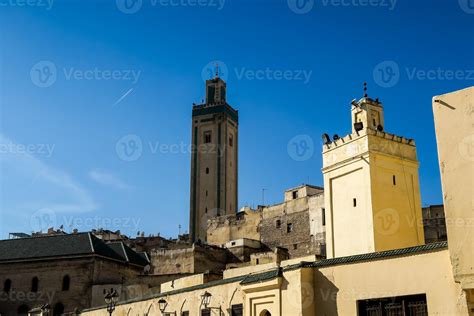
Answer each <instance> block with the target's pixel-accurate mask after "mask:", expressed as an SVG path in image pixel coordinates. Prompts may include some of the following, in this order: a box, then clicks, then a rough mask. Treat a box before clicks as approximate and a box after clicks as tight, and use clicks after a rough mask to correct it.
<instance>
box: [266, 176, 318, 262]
mask: <svg viewBox="0 0 474 316" xmlns="http://www.w3.org/2000/svg"><path fill="white" fill-rule="evenodd" d="M323 194H324V191H323V188H320V187H315V186H311V185H302V186H299V187H297V188H293V189H290V190H287V191H286V192H285V200H284V202H283V203H281V204H276V205H271V206H267V207H264V208H263V210H262V221H261V223H260V234H261V240H262V243H264V244H265V245H267V246H268V247H269V248H276V247H282V248H286V249H288V252H289V254H290V258H296V257H304V256H309V255H318V256H324V255H325V254H324V244H325V234H324V231H325V229H324V225H323V224H324V222H323V218H324V199H323Z"/></svg>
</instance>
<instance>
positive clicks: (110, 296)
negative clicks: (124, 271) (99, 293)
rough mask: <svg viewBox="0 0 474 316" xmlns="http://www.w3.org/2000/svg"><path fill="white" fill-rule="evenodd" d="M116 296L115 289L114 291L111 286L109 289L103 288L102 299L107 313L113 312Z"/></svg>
mask: <svg viewBox="0 0 474 316" xmlns="http://www.w3.org/2000/svg"><path fill="white" fill-rule="evenodd" d="M118 298H119V295H118V293H117V291H115V290H114V289H113V288H111V289H110V291H107V290H106V289H104V300H105V304H106V305H107V312H109V315H112V313H113V312H114V310H115V305H117V301H118Z"/></svg>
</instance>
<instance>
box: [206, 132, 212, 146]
mask: <svg viewBox="0 0 474 316" xmlns="http://www.w3.org/2000/svg"><path fill="white" fill-rule="evenodd" d="M211 141H212V135H211V132H210V131H208V132H204V144H209V143H210V142H211Z"/></svg>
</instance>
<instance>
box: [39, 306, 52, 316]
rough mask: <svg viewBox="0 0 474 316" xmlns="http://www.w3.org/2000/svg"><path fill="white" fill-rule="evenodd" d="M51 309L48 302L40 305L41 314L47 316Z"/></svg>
mask: <svg viewBox="0 0 474 316" xmlns="http://www.w3.org/2000/svg"><path fill="white" fill-rule="evenodd" d="M50 311H51V306H50V305H49V304H44V305H43V306H41V314H42V315H46V316H49V312H50Z"/></svg>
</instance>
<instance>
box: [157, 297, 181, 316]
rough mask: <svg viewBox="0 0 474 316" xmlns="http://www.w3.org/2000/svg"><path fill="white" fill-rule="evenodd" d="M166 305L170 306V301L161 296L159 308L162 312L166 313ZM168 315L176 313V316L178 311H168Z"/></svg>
mask: <svg viewBox="0 0 474 316" xmlns="http://www.w3.org/2000/svg"><path fill="white" fill-rule="evenodd" d="M166 306H168V302H167V301H166V300H165V299H164V298H161V299H160V300H159V301H158V308H159V309H160V312H161V314H164V313H165V309H166ZM166 315H175V316H176V315H177V314H176V312H168V313H166Z"/></svg>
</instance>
